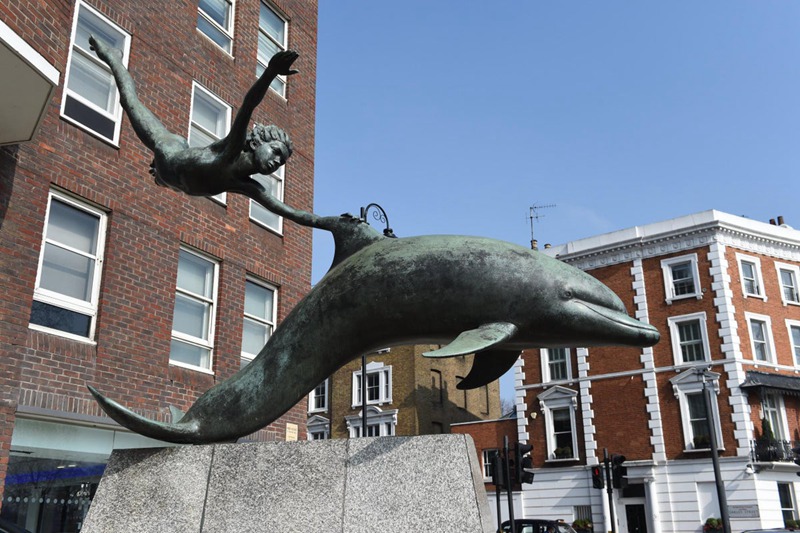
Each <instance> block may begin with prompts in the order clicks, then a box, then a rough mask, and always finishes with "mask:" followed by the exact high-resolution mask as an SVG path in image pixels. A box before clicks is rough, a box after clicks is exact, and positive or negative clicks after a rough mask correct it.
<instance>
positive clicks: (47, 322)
mask: <svg viewBox="0 0 800 533" xmlns="http://www.w3.org/2000/svg"><path fill="white" fill-rule="evenodd" d="M91 321H92V317H90V316H88V315H84V314H81V313H76V312H75V311H69V310H67V309H62V308H60V307H56V306H54V305H49V304H46V303H42V302H37V301H35V300H34V302H33V307H31V324H38V325H40V326H44V327H46V328H51V329H57V330H59V331H64V332H66V333H72V334H73V335H80V336H81V337H88V336H89V326H90V325H91Z"/></svg>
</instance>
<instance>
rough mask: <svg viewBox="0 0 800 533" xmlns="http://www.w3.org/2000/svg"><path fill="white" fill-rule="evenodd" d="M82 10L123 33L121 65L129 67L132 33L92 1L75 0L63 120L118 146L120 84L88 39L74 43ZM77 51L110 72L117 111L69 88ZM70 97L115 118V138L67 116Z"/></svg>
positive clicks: (112, 119)
mask: <svg viewBox="0 0 800 533" xmlns="http://www.w3.org/2000/svg"><path fill="white" fill-rule="evenodd" d="M82 9H85V10H87V11H88V12H90V13H91V14H92V15H94V16H96V17H97V18H99V19H101V21H102V22H104V23H106V24H108V25H109V26H110V27H111V28H112V29H113V30H115V31H117V32H119V33H121V34H122V35H123V36H124V47H123V50H122V64H123V65H125V66H126V67H127V66H128V57H129V56H130V48H131V36H130V34H129V33H128V32H127V31H125V30H124V29H122V27H121V26H119V25H117V24H115V23H114V22H112V21H111V20H109V19H108V18H107V17H105V16H104V15H103V14H101V13H100V12H99V11H97V10H96V9H94V8H93V7H92V6H90V5H89V4H87V3H86V2H84V1H83V0H78V1H77V2H76V4H75V14H74V16H73V18H72V34H71V36H70V46H69V57H67V70H66V75H65V76H64V80H65V81H64V95H63V97H62V98H61V111H60V113H61V118H63V119H64V120H66V121H67V122H69V123H71V124H74V125H76V126H78V127H79V128H81V129H83V130H86V131H87V132H89V133H91V134H92V135H94V136H95V137H98V138H99V139H103V140H104V141H108V142H109V143H111V144H112V145H113V146H117V147H118V146H119V132H120V127H121V125H122V106H121V105H120V103H119V90H118V89H117V84H116V81H115V80H114V76H113V74H112V73H111V69H110V68H109V67H108V65H106V63H105V62H104V61H102V60H101V59H100V58H98V57H97V54H96V53H94V52H92V51H91V50H90V49H89V43H88V42H86V43H76V42H75V36H76V34H77V30H78V16H79V14H80V13H81V10H82ZM76 46H77V47H79V48H80V50H79V51H78V52H76V51H75V48H76ZM76 53H77V54H80V55H81V56H83V57H84V58H86V59H88V60H89V61H90V62H91V63H92V64H94V65H95V66H97V67H99V68H101V69H103V70H104V71H106V72H107V73H108V76H109V78H110V80H111V88H112V90H113V91H114V93H115V96H114V111H113V112H112V113H109V112H108V111H106V110H105V109H100V108H99V107H97V106H96V105H95V104H93V103H92V102H90V101H89V100H87V99H86V98H84V97H83V96H81V95H80V94H79V93H76V92H74V91H72V90H71V89H70V88H69V80H70V76H71V74H72V59H73V55H74V54H76ZM69 98H72V99H74V100H75V101H77V102H78V103H80V104H82V105H84V106H87V107H88V108H89V109H91V110H92V111H94V112H96V113H98V114H100V115H101V116H103V117H105V118H107V119H109V120H111V121H113V122H114V134H113V136H112V137H107V136H106V135H103V134H102V133H100V132H98V131H95V130H93V129H92V128H91V127H89V126H87V125H86V124H84V123H82V122H80V121H78V120H77V119H75V118H72V117H71V116H69V115H67V114H66V107H67V103H68V99H69Z"/></svg>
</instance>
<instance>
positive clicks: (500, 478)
mask: <svg viewBox="0 0 800 533" xmlns="http://www.w3.org/2000/svg"><path fill="white" fill-rule="evenodd" d="M492 484H493V485H494V486H495V487H497V488H498V489H504V488H506V469H505V465H503V459H502V458H501V457H500V454H499V453H497V454H495V455H493V456H492Z"/></svg>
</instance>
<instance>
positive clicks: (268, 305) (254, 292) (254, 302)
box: [244, 281, 273, 322]
mask: <svg viewBox="0 0 800 533" xmlns="http://www.w3.org/2000/svg"><path fill="white" fill-rule="evenodd" d="M272 296H273V295H272V291H271V290H269V289H267V288H266V287H262V286H261V285H258V284H256V283H253V282H251V281H248V282H246V283H245V291H244V312H245V313H246V314H248V315H252V316H255V317H258V318H260V319H262V320H265V321H267V322H272Z"/></svg>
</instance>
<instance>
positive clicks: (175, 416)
mask: <svg viewBox="0 0 800 533" xmlns="http://www.w3.org/2000/svg"><path fill="white" fill-rule="evenodd" d="M169 414H170V416H171V417H172V423H173V424H175V423H177V422H178V421H180V419H181V418H183V415H185V414H186V413H184V412H183V411H181V410H180V409H178V408H177V407H175V406H174V405H170V406H169Z"/></svg>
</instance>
